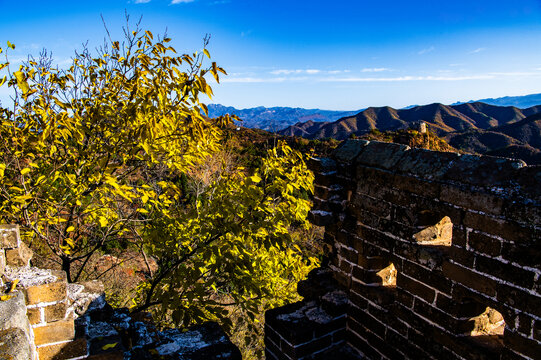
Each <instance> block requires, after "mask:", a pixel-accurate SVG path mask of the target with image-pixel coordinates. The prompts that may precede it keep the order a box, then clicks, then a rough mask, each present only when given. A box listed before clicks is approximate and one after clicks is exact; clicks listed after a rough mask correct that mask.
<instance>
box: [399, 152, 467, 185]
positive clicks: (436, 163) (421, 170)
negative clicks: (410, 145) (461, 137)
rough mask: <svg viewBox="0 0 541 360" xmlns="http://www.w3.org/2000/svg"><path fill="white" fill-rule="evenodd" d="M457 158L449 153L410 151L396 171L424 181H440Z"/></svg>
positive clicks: (457, 156) (456, 155)
mask: <svg viewBox="0 0 541 360" xmlns="http://www.w3.org/2000/svg"><path fill="white" fill-rule="evenodd" d="M459 156H460V155H458V154H456V153H451V152H441V151H431V150H426V149H411V150H409V151H407V152H406V154H405V155H404V157H403V158H402V159H401V160H400V163H399V164H398V166H397V170H398V171H400V172H403V173H407V174H414V175H417V176H420V177H422V178H425V179H440V178H441V177H442V176H443V175H444V174H445V173H446V172H447V170H448V169H449V167H450V165H451V164H452V162H454V161H456V160H457V159H458V158H459Z"/></svg>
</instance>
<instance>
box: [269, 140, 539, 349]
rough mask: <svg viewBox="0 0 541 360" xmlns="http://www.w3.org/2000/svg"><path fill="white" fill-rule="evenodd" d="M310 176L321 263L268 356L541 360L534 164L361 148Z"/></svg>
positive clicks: (349, 145)
mask: <svg viewBox="0 0 541 360" xmlns="http://www.w3.org/2000/svg"><path fill="white" fill-rule="evenodd" d="M310 165H311V168H312V170H313V171H314V172H315V179H316V180H315V197H314V209H313V211H312V212H311V215H310V216H311V220H312V222H313V223H315V224H316V225H320V226H325V238H324V240H325V242H326V244H327V245H328V249H329V261H328V263H327V264H325V265H324V267H323V269H319V270H317V271H315V272H313V273H312V274H311V276H310V277H309V279H308V280H306V281H304V282H301V283H300V284H299V293H300V294H301V295H303V296H304V297H305V299H304V300H303V302H301V303H298V304H295V305H290V306H289V308H288V307H284V308H280V309H275V310H272V311H271V312H268V313H267V317H266V318H267V324H266V339H265V341H266V346H267V347H266V349H267V350H266V351H267V359H312V358H319V359H325V358H332V354H336V353H338V352H339V353H340V354H341V356H342V358H344V359H349V358H351V359H358V358H369V359H395V358H400V359H402V358H411V359H539V358H541V306H540V305H541V187H540V184H541V167H534V166H526V164H525V163H524V162H522V161H519V160H511V159H503V158H495V157H488V156H474V155H460V154H455V153H444V152H435V151H428V150H422V149H410V148H409V147H407V146H404V145H399V144H390V143H381V142H368V141H365V140H349V141H346V142H344V143H342V144H341V145H340V147H339V148H338V149H336V151H335V152H334V154H333V156H332V158H328V159H327V158H325V159H312V160H311V162H310ZM333 282H334V283H333ZM321 284H325V286H322V285H321ZM329 294H342V295H341V296H342V297H343V298H344V300H343V301H342V302H341V303H342V304H343V305H341V306H330V305H329ZM308 307H309V308H310V309H311V310H310V313H311V314H314V313H319V314H320V316H319V319H323V320H320V321H319V322H318V321H308V320H310V319H309V316H308V315H306V314H307V313H308V311H307V309H308ZM299 309H301V310H302V309H304V310H303V311H304V312H303V313H302V312H301V313H299ZM323 313H324V314H326V316H323V315H322V314H323ZM292 314H296V315H298V316H291V315H292ZM302 314H305V315H304V316H303V315H302ZM300 322H303V324H304V325H303V326H302V327H301V326H297V324H298V323H300ZM300 328H302V330H300ZM286 329H287V331H286ZM301 332H302V334H300V333H301ZM301 335H302V336H301Z"/></svg>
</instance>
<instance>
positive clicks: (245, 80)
mask: <svg viewBox="0 0 541 360" xmlns="http://www.w3.org/2000/svg"><path fill="white" fill-rule="evenodd" d="M281 74H283V73H281ZM285 75H287V74H285ZM494 78H496V74H485V75H471V76H397V77H379V78H378V77H316V78H314V77H307V76H292V77H285V76H281V77H274V78H272V77H271V78H263V77H236V78H235V77H230V78H225V79H223V82H228V83H283V82H299V81H317V82H336V83H341V82H342V83H353V82H404V81H467V80H490V79H494Z"/></svg>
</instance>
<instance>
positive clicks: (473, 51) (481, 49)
mask: <svg viewBox="0 0 541 360" xmlns="http://www.w3.org/2000/svg"><path fill="white" fill-rule="evenodd" d="M486 49H487V48H484V47H480V48H477V49H475V50H472V51H470V54H478V53H480V52H481V51H485V50H486Z"/></svg>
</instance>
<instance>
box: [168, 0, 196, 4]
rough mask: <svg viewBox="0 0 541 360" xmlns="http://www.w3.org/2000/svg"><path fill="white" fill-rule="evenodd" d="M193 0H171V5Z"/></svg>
mask: <svg viewBox="0 0 541 360" xmlns="http://www.w3.org/2000/svg"><path fill="white" fill-rule="evenodd" d="M193 1H194V0H171V5H175V4H183V3H191V2H193Z"/></svg>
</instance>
